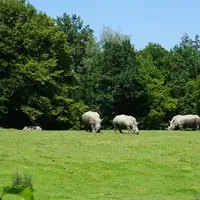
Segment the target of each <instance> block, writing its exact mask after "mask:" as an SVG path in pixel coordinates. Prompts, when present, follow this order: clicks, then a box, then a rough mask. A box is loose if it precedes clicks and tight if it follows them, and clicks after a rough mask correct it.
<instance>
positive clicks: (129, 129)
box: [127, 126, 132, 134]
mask: <svg viewBox="0 0 200 200" xmlns="http://www.w3.org/2000/svg"><path fill="white" fill-rule="evenodd" d="M127 129H128V133H129V134H131V133H132V129H131V127H130V126H128V127H127Z"/></svg>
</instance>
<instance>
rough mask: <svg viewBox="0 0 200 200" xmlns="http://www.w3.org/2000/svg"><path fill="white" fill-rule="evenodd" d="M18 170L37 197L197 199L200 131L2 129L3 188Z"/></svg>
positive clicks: (0, 179)
mask: <svg viewBox="0 0 200 200" xmlns="http://www.w3.org/2000/svg"><path fill="white" fill-rule="evenodd" d="M16 171H19V172H21V173H28V174H31V175H32V177H33V186H34V188H35V190H36V192H35V199H36V200H37V199H38V200H39V199H40V200H64V199H74V200H75V199H76V200H79V199H80V200H82V199H83V200H86V199H87V200H89V199H95V200H104V199H122V200H130V199H133V200H138V199H139V200H158V199H159V200H166V199H169V200H179V199H181V200H186V199H187V200H190V199H191V200H197V199H200V132H197V131H193V132H192V131H185V132H183V131H141V132H140V135H129V134H119V132H114V131H102V133H100V134H94V133H87V132H84V131H41V132H34V131H27V132H26V131H16V130H1V131H0V188H3V186H7V185H10V184H11V178H12V175H13V174H15V173H16ZM5 199H6V198H5ZM7 199H15V198H14V196H12V198H10V197H8V198H7ZM18 199H19V198H18Z"/></svg>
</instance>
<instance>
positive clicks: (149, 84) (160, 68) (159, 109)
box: [137, 43, 176, 129]
mask: <svg viewBox="0 0 200 200" xmlns="http://www.w3.org/2000/svg"><path fill="white" fill-rule="evenodd" d="M167 54H168V52H167V51H166V50H165V49H164V48H162V47H161V46H160V45H157V44H151V43H149V45H147V46H146V47H145V48H144V49H143V50H141V51H140V52H138V56H137V60H138V62H139V76H140V78H141V82H143V84H144V85H145V88H146V90H147V91H146V95H147V99H148V105H149V113H147V115H146V117H145V118H144V128H148V129H159V128H164V127H166V122H168V119H169V116H170V114H171V113H173V111H174V110H175V109H176V99H173V98H171V97H170V88H169V87H168V86H167V85H166V79H165V78H166V77H165V76H164V74H165V72H166V69H165V57H166V56H167Z"/></svg>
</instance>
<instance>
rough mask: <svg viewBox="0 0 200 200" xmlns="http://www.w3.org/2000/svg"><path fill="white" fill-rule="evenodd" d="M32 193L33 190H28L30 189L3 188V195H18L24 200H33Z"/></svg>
mask: <svg viewBox="0 0 200 200" xmlns="http://www.w3.org/2000/svg"><path fill="white" fill-rule="evenodd" d="M33 192H34V189H33V188H30V187H26V188H10V187H5V188H4V190H3V195H5V194H15V195H18V196H20V197H22V198H24V199H25V200H33V199H34V197H33ZM3 195H2V196H3Z"/></svg>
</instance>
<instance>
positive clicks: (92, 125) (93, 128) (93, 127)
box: [91, 124, 96, 133]
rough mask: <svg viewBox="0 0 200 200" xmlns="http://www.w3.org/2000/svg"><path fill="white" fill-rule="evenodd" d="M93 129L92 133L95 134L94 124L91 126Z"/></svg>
mask: <svg viewBox="0 0 200 200" xmlns="http://www.w3.org/2000/svg"><path fill="white" fill-rule="evenodd" d="M91 129H92V132H93V133H95V132H96V131H95V125H94V124H91Z"/></svg>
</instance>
